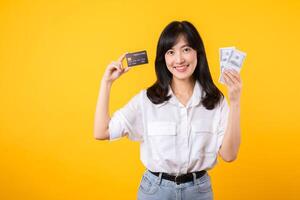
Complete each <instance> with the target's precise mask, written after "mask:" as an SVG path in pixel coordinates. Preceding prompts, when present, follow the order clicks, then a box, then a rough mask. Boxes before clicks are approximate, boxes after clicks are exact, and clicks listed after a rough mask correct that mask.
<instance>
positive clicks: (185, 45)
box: [171, 44, 190, 49]
mask: <svg viewBox="0 0 300 200" xmlns="http://www.w3.org/2000/svg"><path fill="white" fill-rule="evenodd" d="M184 47H190V45H189V44H183V45H181V46H180V47H179V48H180V49H182V48H184ZM171 49H174V46H173V47H172V48H171Z"/></svg>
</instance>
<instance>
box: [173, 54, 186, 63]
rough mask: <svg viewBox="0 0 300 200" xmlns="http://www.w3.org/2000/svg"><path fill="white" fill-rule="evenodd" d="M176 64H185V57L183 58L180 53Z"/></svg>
mask: <svg viewBox="0 0 300 200" xmlns="http://www.w3.org/2000/svg"><path fill="white" fill-rule="evenodd" d="M175 59H176V63H182V62H184V58H183V56H182V54H181V53H178V54H177V55H176V58H175Z"/></svg>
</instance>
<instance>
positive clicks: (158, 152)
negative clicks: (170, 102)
mask: <svg viewBox="0 0 300 200" xmlns="http://www.w3.org/2000/svg"><path fill="white" fill-rule="evenodd" d="M147 134H148V141H149V147H150V152H151V153H152V157H153V159H154V160H156V161H158V162H159V163H165V164H167V163H170V162H171V163H172V162H174V160H175V144H176V135H177V134H176V123H175V122H161V121H160V122H149V123H148V129H147Z"/></svg>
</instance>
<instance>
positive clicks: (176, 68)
mask: <svg viewBox="0 0 300 200" xmlns="http://www.w3.org/2000/svg"><path fill="white" fill-rule="evenodd" d="M165 60H166V64H167V68H168V70H169V71H170V72H171V73H172V74H173V78H176V79H180V80H185V79H190V78H191V77H192V74H193V72H194V70H195V68H196V65H197V52H196V51H195V50H194V49H193V48H191V47H189V46H188V43H187V42H186V39H185V37H184V36H182V35H181V36H179V37H178V40H177V43H176V44H175V45H174V46H173V47H172V48H171V49H169V50H168V51H167V52H166V54H165Z"/></svg>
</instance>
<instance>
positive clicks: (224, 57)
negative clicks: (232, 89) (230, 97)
mask: <svg viewBox="0 0 300 200" xmlns="http://www.w3.org/2000/svg"><path fill="white" fill-rule="evenodd" d="M245 57H246V53H244V52H242V51H240V50H238V49H236V48H235V47H224V48H220V67H221V74H220V78H219V82H220V83H222V84H225V81H224V78H223V70H224V69H234V70H236V71H237V72H238V73H240V71H241V68H242V64H243V62H244V60H245Z"/></svg>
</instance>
